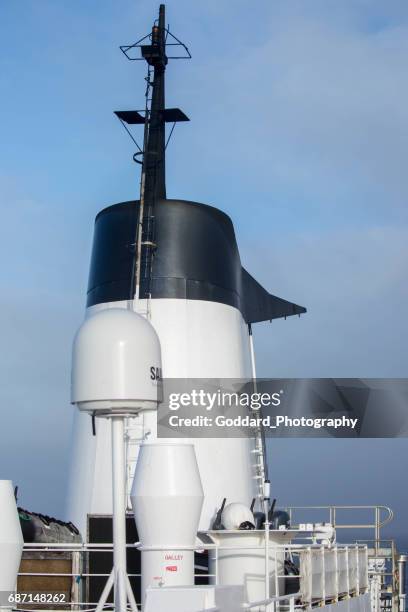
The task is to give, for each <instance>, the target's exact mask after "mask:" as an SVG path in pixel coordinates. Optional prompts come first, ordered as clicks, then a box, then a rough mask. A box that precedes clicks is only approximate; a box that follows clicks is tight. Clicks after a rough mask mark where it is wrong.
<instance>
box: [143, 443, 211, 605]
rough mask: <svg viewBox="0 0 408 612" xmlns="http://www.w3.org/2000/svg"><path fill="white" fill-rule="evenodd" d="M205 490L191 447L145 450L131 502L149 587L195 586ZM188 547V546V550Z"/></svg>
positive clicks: (148, 447)
mask: <svg viewBox="0 0 408 612" xmlns="http://www.w3.org/2000/svg"><path fill="white" fill-rule="evenodd" d="M203 497H204V494H203V487H202V484H201V478H200V473H199V470H198V465H197V460H196V455H195V452H194V446H193V445H192V444H175V443H151V444H149V443H147V444H143V445H142V446H141V447H140V451H139V458H138V462H137V466H136V473H135V477H134V481H133V487H132V493H131V500H132V507H133V511H134V515H135V520H136V526H137V530H138V536H139V540H140V542H141V543H142V594H144V593H145V591H146V588H147V587H153V586H164V585H165V586H178V585H193V584H194V551H193V550H189V549H188V547H193V546H194V545H195V542H196V534H197V530H198V524H199V521H200V514H201V509H202V505H203ZM183 547H187V548H184V549H183Z"/></svg>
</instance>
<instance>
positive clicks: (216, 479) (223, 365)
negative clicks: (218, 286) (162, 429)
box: [66, 299, 259, 533]
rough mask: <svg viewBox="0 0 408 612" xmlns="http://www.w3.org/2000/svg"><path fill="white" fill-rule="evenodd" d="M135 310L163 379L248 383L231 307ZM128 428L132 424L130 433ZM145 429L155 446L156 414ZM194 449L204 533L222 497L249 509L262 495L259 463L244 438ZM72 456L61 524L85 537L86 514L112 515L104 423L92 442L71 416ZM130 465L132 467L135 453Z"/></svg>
mask: <svg viewBox="0 0 408 612" xmlns="http://www.w3.org/2000/svg"><path fill="white" fill-rule="evenodd" d="M128 306H129V303H128V302H113V303H110V304H99V305H97V306H94V307H92V308H90V309H88V312H87V317H88V318H92V316H93V315H94V314H95V313H97V312H99V311H100V310H105V309H111V308H115V309H116V308H118V307H122V308H127V307H128ZM133 306H134V308H135V310H136V311H137V312H139V313H141V314H143V315H145V316H147V317H148V318H149V320H150V322H151V323H152V325H153V327H154V328H155V330H156V332H157V334H158V336H159V339H160V344H161V349H162V364H163V376H164V377H167V378H217V379H219V378H251V375H252V373H251V360H250V346H249V335H248V329H247V326H246V324H245V321H244V320H243V318H242V315H241V313H240V312H239V311H238V310H237V309H236V308H233V307H231V306H226V305H224V304H218V303H214V302H205V301H199V300H175V299H174V300H173V299H155V300H151V301H149V303H147V302H146V300H141V301H139V302H137V303H135V304H134V305H133ZM133 421H134V419H130V426H131V427H132V422H133ZM145 427H146V429H147V430H148V431H151V439H154V438H155V437H156V415H155V414H154V413H151V414H147V415H146V419H145ZM192 442H194V446H195V450H196V456H197V462H198V466H199V470H200V475H201V480H202V484H203V488H204V494H205V500H204V506H203V511H202V514H201V520H200V526H199V528H200V529H201V530H204V529H208V528H209V527H210V526H211V524H212V520H213V518H214V516H215V513H216V510H217V509H218V508H219V506H220V504H221V501H222V499H223V497H227V499H228V501H229V502H241V503H244V504H246V505H249V504H250V503H251V499H252V498H253V497H255V496H257V495H258V494H259V488H258V485H257V480H256V467H255V463H256V456H255V455H254V453H251V451H252V450H253V449H254V442H253V441H252V440H248V439H244V438H235V439H234V438H230V439H194V440H192ZM71 456H72V464H71V476H70V487H69V494H68V504H67V509H66V518H67V519H69V520H72V521H73V522H74V523H75V524H76V525H78V527H79V528H80V529H81V530H82V533H85V527H86V515H87V513H93V514H110V513H111V512H112V501H111V498H110V495H109V491H108V490H107V487H106V479H107V478H109V474H110V465H109V456H110V435H109V429H108V428H107V427H106V426H105V425H104V423H103V422H100V423H98V424H97V431H96V439H95V438H94V439H92V429H91V424H90V420H89V417H88V418H84V415H81V414H77V415H75V425H74V434H73V450H72V455H71ZM133 461H134V462H135V463H136V462H137V451H135V452H134V456H133ZM85 463H86V465H84V464H85ZM129 489H130V487H129ZM84 491H85V492H87V493H86V494H85V495H84V494H83V492H84ZM88 492H89V493H88Z"/></svg>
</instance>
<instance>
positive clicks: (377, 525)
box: [286, 505, 394, 540]
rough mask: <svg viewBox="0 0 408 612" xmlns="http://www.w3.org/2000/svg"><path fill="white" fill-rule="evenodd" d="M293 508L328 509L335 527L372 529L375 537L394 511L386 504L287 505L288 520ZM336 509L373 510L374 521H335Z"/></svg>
mask: <svg viewBox="0 0 408 612" xmlns="http://www.w3.org/2000/svg"><path fill="white" fill-rule="evenodd" d="M294 510H328V511H329V522H330V524H331V525H333V527H334V528H335V529H374V532H375V539H376V540H379V539H380V529H381V528H382V527H384V526H385V525H388V523H390V522H391V521H392V520H393V518H394V512H393V511H392V509H391V508H389V507H388V506H383V505H352V506H349V505H327V506H287V507H286V511H287V512H288V513H289V517H290V521H291V522H292V520H293V511H294ZM337 510H373V511H374V523H363V524H355V523H340V524H339V523H337V522H336V511H337ZM382 511H385V512H386V513H387V514H386V516H385V517H384V518H383V519H382V520H381V512H382Z"/></svg>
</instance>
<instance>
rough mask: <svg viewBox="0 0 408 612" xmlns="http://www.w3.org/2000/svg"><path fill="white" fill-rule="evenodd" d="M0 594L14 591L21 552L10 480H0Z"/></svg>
mask: <svg viewBox="0 0 408 612" xmlns="http://www.w3.org/2000/svg"><path fill="white" fill-rule="evenodd" d="M0 517H1V520H0V592H1V593H3V594H5V593H6V592H7V591H14V590H15V588H16V582H17V574H18V570H19V567H20V561H21V554H22V552H23V544H24V542H23V534H22V533H21V527H20V519H19V517H18V512H17V507H16V501H15V498H14V490H13V484H12V482H11V480H0Z"/></svg>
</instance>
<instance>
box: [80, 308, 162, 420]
mask: <svg viewBox="0 0 408 612" xmlns="http://www.w3.org/2000/svg"><path fill="white" fill-rule="evenodd" d="M160 400H161V350H160V342H159V338H158V336H157V334H156V332H155V330H154V328H153V326H152V325H151V323H149V321H148V320H147V319H145V318H144V317H142V316H141V315H139V314H137V313H135V312H133V311H132V310H127V309H125V308H109V309H104V310H99V311H97V312H96V313H95V314H92V315H91V316H90V317H88V318H87V319H85V321H84V323H83V324H82V325H81V327H80V328H79V330H78V332H77V334H76V336H75V339H74V345H73V351H72V377H71V402H72V403H73V404H77V406H78V408H79V409H80V410H82V411H85V412H90V413H92V414H96V415H97V416H106V415H109V414H114V413H116V414H118V413H123V412H124V411H125V412H126V413H128V412H129V411H130V412H138V411H140V410H147V409H156V408H157V404H158V402H159V401H160Z"/></svg>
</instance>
